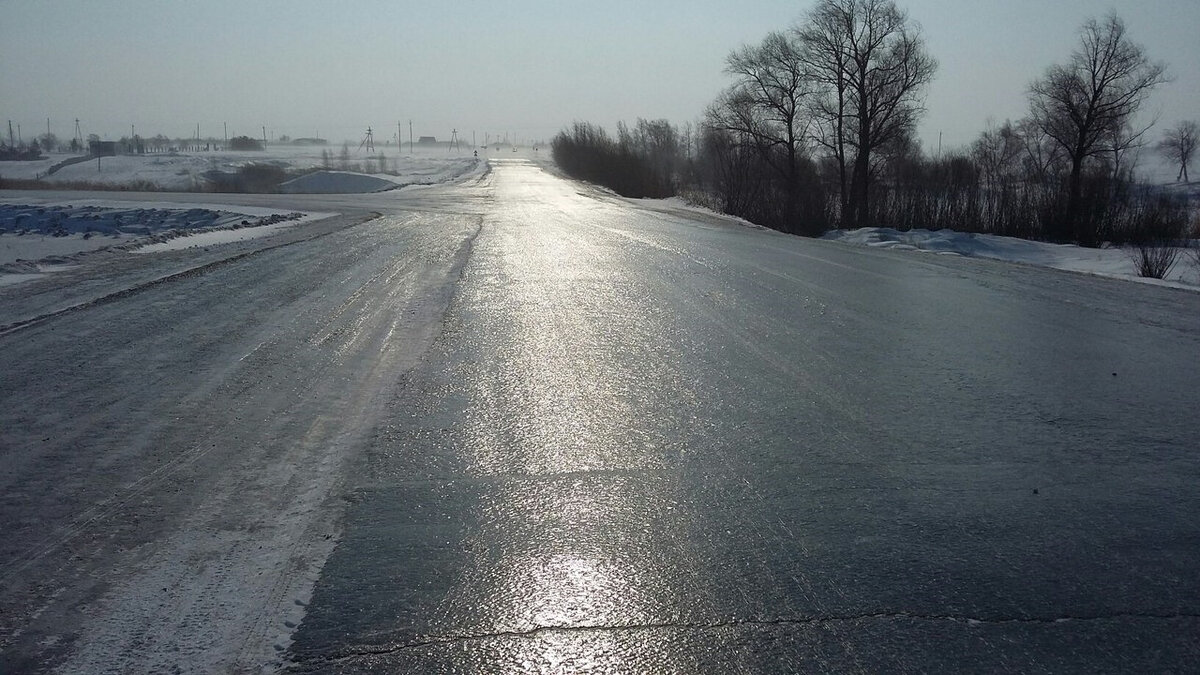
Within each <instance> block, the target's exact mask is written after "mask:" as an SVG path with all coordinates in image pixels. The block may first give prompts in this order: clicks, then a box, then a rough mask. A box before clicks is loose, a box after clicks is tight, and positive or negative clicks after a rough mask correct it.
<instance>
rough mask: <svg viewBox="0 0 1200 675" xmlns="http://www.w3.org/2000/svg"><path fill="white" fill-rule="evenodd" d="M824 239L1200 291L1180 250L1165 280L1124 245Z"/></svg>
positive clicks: (931, 236) (892, 236)
mask: <svg viewBox="0 0 1200 675" xmlns="http://www.w3.org/2000/svg"><path fill="white" fill-rule="evenodd" d="M822 238H823V239H827V240H830V241H839V242H843V243H847V244H854V245H858V246H868V247H871V248H887V249H897V250H908V251H920V252H927V253H938V254H943V255H960V256H966V257H973V258H990V259H992V260H1003V261H1007V262H1017V263H1025V264H1028V265H1038V266H1041V267H1052V268H1054V269H1060V270H1068V271H1071V272H1083V273H1086V274H1096V275H1100V276H1107V277H1116V278H1121V279H1130V280H1135V281H1140V282H1143V283H1150V284H1156V285H1161V286H1171V287H1174V288H1185V289H1190V290H1200V269H1198V266H1197V265H1195V264H1193V261H1192V260H1191V259H1190V258H1189V256H1187V255H1183V253H1184V252H1183V251H1180V253H1181V255H1180V256H1179V258H1178V260H1177V262H1176V264H1175V266H1174V267H1173V268H1172V269H1171V271H1170V273H1169V274H1168V275H1167V277H1166V278H1165V279H1161V280H1160V279H1147V278H1144V277H1139V276H1138V274H1137V268H1136V263H1135V261H1134V254H1135V252H1136V251H1135V250H1134V249H1130V248H1122V247H1115V246H1112V247H1104V248H1086V247H1083V246H1076V245H1074V244H1051V243H1047V242H1041V241H1030V240H1028V239H1017V238H1015V237H1002V236H999V235H994V234H971V233H966V232H956V231H954V230H936V231H933V230H907V231H900V230H894V229H892V228H888V227H864V228H859V229H857V230H831V231H829V232H827V233H826V234H825V236H824V237H822Z"/></svg>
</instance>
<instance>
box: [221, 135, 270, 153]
mask: <svg viewBox="0 0 1200 675" xmlns="http://www.w3.org/2000/svg"><path fill="white" fill-rule="evenodd" d="M229 149H230V150H262V149H263V144H262V141H260V140H258V139H257V138H250V137H249V136H234V137H233V138H231V139H229Z"/></svg>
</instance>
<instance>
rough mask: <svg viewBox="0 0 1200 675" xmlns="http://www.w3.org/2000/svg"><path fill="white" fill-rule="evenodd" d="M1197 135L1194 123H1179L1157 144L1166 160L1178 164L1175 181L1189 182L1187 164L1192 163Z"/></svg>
mask: <svg viewBox="0 0 1200 675" xmlns="http://www.w3.org/2000/svg"><path fill="white" fill-rule="evenodd" d="M1198 135H1200V129H1198V128H1197V125H1196V123H1195V122H1192V121H1186V122H1180V123H1179V124H1176V125H1175V126H1174V127H1172V128H1170V129H1167V131H1166V132H1165V133H1164V134H1163V138H1162V140H1161V141H1159V142H1158V150H1159V152H1161V153H1162V154H1163V155H1164V156H1165V157H1166V158H1167V159H1169V160H1171V161H1172V162H1177V163H1178V164H1179V175H1177V176H1175V180H1177V181H1178V180H1183V182H1185V183H1188V182H1190V181H1189V180H1188V164H1191V163H1192V156H1193V155H1194V154H1195V153H1196V137H1197V136H1198Z"/></svg>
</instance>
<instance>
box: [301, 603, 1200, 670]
mask: <svg viewBox="0 0 1200 675" xmlns="http://www.w3.org/2000/svg"><path fill="white" fill-rule="evenodd" d="M1122 619H1135V620H1136V619H1157V620H1164V621H1170V620H1173V619H1200V612H1116V613H1113V614H1094V615H1083V614H1064V615H1061V616H1053V617H999V618H984V617H972V616H961V615H955V614H920V613H914V612H877V613H873V614H845V615H829V616H813V617H797V618H791V617H777V618H773V619H731V620H728V621H711V622H706V621H681V622H675V621H664V622H654V623H641V624H616V625H577V626H534V627H533V628H530V629H528V630H511V631H495V632H491V633H463V634H448V635H442V636H427V637H426V638H425V639H420V640H417V641H414V642H408V643H404V644H398V645H392V646H389V647H379V648H376V649H371V648H364V647H359V648H357V649H353V650H347V651H344V652H341V653H339V654H331V655H328V656H319V657H315V658H312V659H309V660H306V661H293V664H294V665H295V666H299V667H302V668H303V667H304V666H306V665H317V664H321V663H339V662H345V661H353V660H356V659H361V658H370V657H373V656H386V655H389V654H398V653H402V652H405V651H408V650H412V649H421V648H423V647H436V646H440V645H455V644H464V643H469V642H475V641H479V640H491V639H506V638H515V639H525V638H533V637H537V636H539V635H543V634H548V633H586V632H607V631H624V632H636V631H648V630H670V629H682V630H697V631H703V630H720V629H723V628H742V627H771V626H819V625H822V624H827V623H844V622H854V621H902V620H915V621H946V622H951V623H961V624H966V625H968V626H974V625H988V626H999V625H1010V624H1016V625H1020V624H1024V625H1051V624H1059V623H1071V622H1076V621H1078V622H1090V621H1110V620H1122Z"/></svg>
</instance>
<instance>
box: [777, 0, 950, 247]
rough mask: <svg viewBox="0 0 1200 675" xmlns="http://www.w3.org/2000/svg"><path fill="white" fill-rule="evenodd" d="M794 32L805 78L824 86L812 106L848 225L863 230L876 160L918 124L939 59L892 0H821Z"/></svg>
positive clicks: (843, 216) (843, 215) (867, 216)
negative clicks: (820, 122) (835, 168)
mask: <svg viewBox="0 0 1200 675" xmlns="http://www.w3.org/2000/svg"><path fill="white" fill-rule="evenodd" d="M796 34H797V36H798V38H799V42H800V45H801V48H802V54H803V62H804V65H805V72H806V75H807V76H808V78H809V79H810V80H811V81H813V82H814V83H817V84H819V85H820V86H821V95H820V98H819V99H818V106H817V107H816V108H815V109H816V110H817V111H818V113H819V114H820V115H821V116H822V117H823V119H824V124H823V129H824V132H825V133H824V135H823V137H824V141H823V144H824V145H825V146H826V147H827V148H829V149H830V150H831V151H832V154H833V156H834V159H835V161H836V162H837V164H838V169H839V174H840V179H841V190H842V206H843V213H842V219H843V222H849V223H853V224H855V225H856V226H863V225H866V224H868V223H867V220H868V219H869V217H870V208H869V207H870V201H869V200H870V181H871V155H872V153H874V152H876V151H877V150H878V149H880V148H882V147H884V146H886V145H887V144H889V143H892V142H895V141H896V140H897V139H899V138H901V137H902V136H904V135H905V134H908V133H910V132H911V131H912V129H913V127H915V126H916V123H917V120H918V119H919V117H920V115H921V113H923V112H924V100H923V93H924V87H925V85H927V84H928V83H929V82H930V81H931V80H932V79H933V75H934V73H935V72H936V71H937V61H935V60H934V59H933V58H932V57H931V56H930V55H929V54H928V53H927V52H926V50H925V42H924V40H923V39H922V38H921V36H920V31H919V30H918V29H917V27H916V26H914V25H913V24H911V23H910V22H909V20H908V15H907V14H906V13H905V12H904V11H902V10H901V9H899V8H898V7H897V6H896V3H895V2H892V0H820V2H818V4H817V6H816V7H815V8H814V9H813V10H812V11H810V12H809V14H808V15H806V17H805V18H804V19H803V20H802V21H801V22H800V23H799V24H798V25H797V27H796ZM848 150H852V151H853V159H852V164H851V166H850V168H849V170H848V168H847V163H848V162H851V158H850V157H848V155H849V152H848ZM847 173H849V186H847V185H846V178H847Z"/></svg>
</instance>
